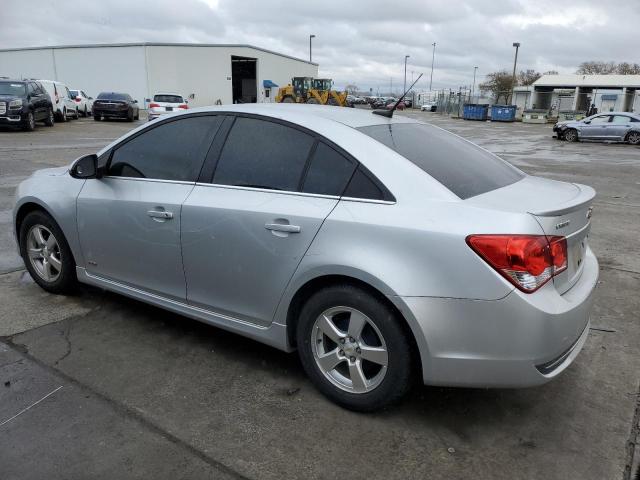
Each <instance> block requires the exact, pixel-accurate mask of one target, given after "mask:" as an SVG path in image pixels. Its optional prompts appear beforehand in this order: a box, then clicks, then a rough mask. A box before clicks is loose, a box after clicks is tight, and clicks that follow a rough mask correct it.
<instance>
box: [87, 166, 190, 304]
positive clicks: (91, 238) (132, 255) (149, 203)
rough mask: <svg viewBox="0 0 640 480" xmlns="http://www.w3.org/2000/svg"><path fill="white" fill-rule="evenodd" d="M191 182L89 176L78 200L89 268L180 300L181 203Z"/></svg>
mask: <svg viewBox="0 0 640 480" xmlns="http://www.w3.org/2000/svg"><path fill="white" fill-rule="evenodd" d="M193 186H194V184H193V183H173V182H164V181H154V180H148V179H134V178H131V179H128V178H121V177H104V178H101V179H92V180H87V182H86V183H85V185H84V187H83V189H82V191H81V192H80V195H79V197H78V201H77V215H78V231H79V232H80V244H81V247H82V252H83V255H84V257H85V261H86V269H87V272H88V273H89V274H92V275H97V276H100V277H104V278H108V279H111V280H115V281H119V282H122V283H125V284H127V285H130V286H134V287H137V288H143V289H145V290H148V291H151V292H153V293H157V294H160V295H163V296H167V297H171V298H175V299H180V300H184V298H185V297H186V288H185V283H184V272H183V269H182V259H181V246H180V208H181V205H182V202H184V200H185V199H186V198H187V196H188V195H189V192H191V190H192V189H193ZM169 216H170V217H171V218H166V217H169Z"/></svg>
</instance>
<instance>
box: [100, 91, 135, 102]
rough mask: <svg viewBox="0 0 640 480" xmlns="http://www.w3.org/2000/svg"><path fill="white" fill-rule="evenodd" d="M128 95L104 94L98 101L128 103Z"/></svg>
mask: <svg viewBox="0 0 640 480" xmlns="http://www.w3.org/2000/svg"><path fill="white" fill-rule="evenodd" d="M127 97H128V96H127V94H126V93H111V92H103V93H101V94H100V95H98V100H120V101H123V102H126V101H127V100H128V98H127Z"/></svg>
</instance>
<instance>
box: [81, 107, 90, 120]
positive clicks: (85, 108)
mask: <svg viewBox="0 0 640 480" xmlns="http://www.w3.org/2000/svg"><path fill="white" fill-rule="evenodd" d="M82 116H83V117H84V118H87V117H88V116H89V112H87V106H86V105H85V106H84V113H83V114H82Z"/></svg>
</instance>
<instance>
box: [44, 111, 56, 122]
mask: <svg viewBox="0 0 640 480" xmlns="http://www.w3.org/2000/svg"><path fill="white" fill-rule="evenodd" d="M55 123H56V121H55V115H54V114H53V108H50V109H49V111H48V113H47V118H45V119H44V124H45V125H46V126H47V127H53V125H54V124H55Z"/></svg>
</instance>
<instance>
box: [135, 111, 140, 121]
mask: <svg viewBox="0 0 640 480" xmlns="http://www.w3.org/2000/svg"><path fill="white" fill-rule="evenodd" d="M134 120H140V110H138V111H137V112H136V116H135V117H134Z"/></svg>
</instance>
